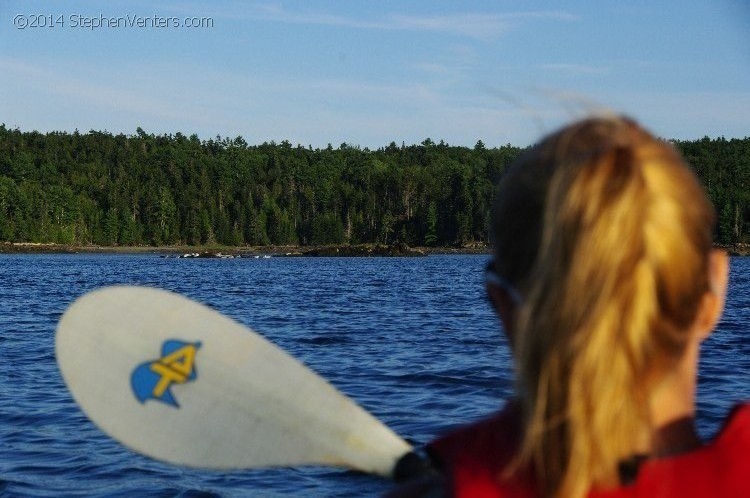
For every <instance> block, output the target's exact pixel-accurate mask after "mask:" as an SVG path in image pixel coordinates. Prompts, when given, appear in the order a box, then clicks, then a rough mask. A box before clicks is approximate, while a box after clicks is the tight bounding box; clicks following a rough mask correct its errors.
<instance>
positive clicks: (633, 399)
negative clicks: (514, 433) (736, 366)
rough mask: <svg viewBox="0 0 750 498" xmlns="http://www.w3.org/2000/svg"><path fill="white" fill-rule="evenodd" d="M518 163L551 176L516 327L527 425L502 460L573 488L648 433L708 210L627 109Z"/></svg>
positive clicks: (682, 341) (563, 490) (613, 474)
mask: <svg viewBox="0 0 750 498" xmlns="http://www.w3.org/2000/svg"><path fill="white" fill-rule="evenodd" d="M526 161H527V164H533V163H536V164H542V163H543V164H546V165H547V166H546V168H547V169H549V170H550V172H551V176H550V177H549V179H548V181H546V182H545V181H544V180H540V181H543V182H545V183H546V184H547V185H546V195H545V200H544V207H543V211H542V212H543V214H542V219H541V225H540V227H539V233H538V238H539V249H538V253H537V255H536V258H535V260H534V263H533V266H532V268H531V269H530V273H529V276H528V278H527V279H526V280H525V282H524V285H523V286H522V289H523V290H522V292H523V293H524V298H525V299H524V304H523V306H521V308H520V310H519V314H518V317H517V321H516V331H515V333H514V337H515V342H514V349H515V353H516V360H517V370H518V372H517V373H518V381H519V391H520V398H521V403H522V412H523V417H524V427H525V432H524V434H523V437H522V443H521V447H520V451H519V454H518V457H517V459H516V461H515V462H514V464H513V465H511V467H510V468H509V470H510V471H512V470H513V469H518V468H519V466H524V467H528V468H531V469H533V472H534V474H535V475H536V481H537V483H538V485H539V489H538V491H539V493H540V494H541V495H542V496H565V497H581V496H585V494H586V493H587V492H588V490H589V489H591V487H592V486H594V485H596V486H616V485H618V475H617V466H618V463H619V462H621V461H623V460H626V459H628V458H630V457H632V456H635V455H636V453H638V452H639V451H642V450H643V448H644V447H645V448H648V447H649V445H650V444H651V441H649V440H645V441H641V440H639V439H638V438H639V437H642V436H643V437H648V436H647V435H648V434H650V433H651V425H650V420H649V413H650V412H649V396H650V393H651V392H652V389H653V387H654V385H655V383H656V382H658V380H659V378H660V377H661V375H662V374H663V372H664V371H665V370H666V369H667V368H669V366H670V365H672V364H673V363H674V362H675V361H676V360H677V358H679V356H680V355H681V354H682V352H683V351H684V348H685V345H686V337H685V336H684V334H683V333H682V331H683V330H684V326H685V325H686V324H689V323H690V320H692V318H693V317H694V311H695V309H696V308H697V303H698V300H699V299H700V296H701V294H702V292H703V291H705V289H706V287H707V277H706V275H707V271H706V264H707V255H708V252H709V250H710V248H711V226H712V223H713V212H712V209H711V206H710V204H709V203H708V201H707V200H706V199H705V194H703V192H702V191H701V189H700V187H699V185H698V184H697V181H696V180H695V178H694V177H693V176H692V174H690V172H689V171H688V170H687V169H686V168H685V167H684V165H683V164H682V162H681V160H680V158H679V156H678V155H677V154H676V153H675V152H674V151H673V150H672V149H671V147H670V146H668V145H667V144H664V143H662V142H658V141H657V140H655V139H654V138H652V137H651V136H650V135H648V134H647V133H646V132H644V131H643V130H641V129H640V128H638V127H637V125H635V124H634V123H633V122H632V121H628V120H625V119H591V120H588V121H584V122H582V123H579V124H578V125H576V126H574V127H571V128H568V129H566V130H563V131H562V132H560V133H558V134H556V135H553V136H551V137H550V138H548V139H547V140H545V141H544V142H543V143H542V144H540V145H539V146H538V147H537V150H536V152H535V153H534V154H532V155H531V156H530V157H528V158H527V159H526ZM549 164H554V168H551V169H550V168H549ZM686 202H687V204H690V203H693V207H688V208H685V204H684V203H686ZM498 257H500V255H499V254H498Z"/></svg>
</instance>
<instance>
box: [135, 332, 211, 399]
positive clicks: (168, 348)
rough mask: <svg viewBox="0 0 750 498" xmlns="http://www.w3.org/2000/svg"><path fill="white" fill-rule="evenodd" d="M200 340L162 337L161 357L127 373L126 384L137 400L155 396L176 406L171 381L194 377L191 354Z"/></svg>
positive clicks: (191, 379) (194, 351) (173, 382)
mask: <svg viewBox="0 0 750 498" xmlns="http://www.w3.org/2000/svg"><path fill="white" fill-rule="evenodd" d="M200 347H201V343H200V342H194V343H191V342H185V341H180V340H176V339H170V340H167V341H164V344H162V346H161V358H159V359H158V360H153V361H147V362H145V363H141V364H140V365H138V366H137V367H136V368H135V370H133V374H132V375H131V376H130V385H131V387H132V388H133V394H135V397H136V399H137V400H138V401H140V402H141V403H145V402H146V401H147V400H149V399H155V400H157V401H161V402H162V403H166V404H168V405H171V406H174V407H175V408H179V407H180V405H179V404H178V403H177V400H176V399H175V397H174V395H173V394H172V385H173V384H184V383H185V382H191V381H193V380H195V379H197V378H198V373H197V372H196V370H195V355H196V352H197V351H198V349H199V348H200Z"/></svg>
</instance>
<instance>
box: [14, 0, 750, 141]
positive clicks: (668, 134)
mask: <svg viewBox="0 0 750 498" xmlns="http://www.w3.org/2000/svg"><path fill="white" fill-rule="evenodd" d="M157 3H158V5H156V4H157ZM749 5H750V2H748V1H747V0H658V1H654V0H628V1H624V0H571V1H566V2H560V1H536V0H526V1H521V0H515V1H511V0H494V1H492V0H487V1H482V0H478V1H471V2H457V1H438V0H430V1H404V2H395V1H382V0H379V1H375V0H372V1H370V0H348V1H344V0H341V1H327V2H324V1H319V0H309V1H285V0H270V1H263V0H260V1H247V2H242V1H223V0H212V1H189V0H188V1H178V0H171V1H162V2H150V1H133V0H114V1H108V2H101V1H78V2H75V1H68V2H51V1H50V2H35V1H17V0H3V1H2V2H0V47H1V49H0V122H4V123H5V124H6V126H9V127H13V128H15V127H18V128H20V129H21V130H24V131H28V130H39V131H53V130H60V131H73V130H75V129H78V130H80V131H88V130H91V129H94V130H107V131H109V132H112V133H126V134H133V133H135V130H136V128H137V127H139V126H140V127H142V128H143V129H144V130H146V132H148V133H156V134H161V133H176V132H182V133H184V134H187V135H189V134H192V133H197V134H198V136H199V137H201V138H203V139H207V138H213V137H215V136H216V135H221V136H223V137H224V136H229V137H235V136H237V135H241V136H243V137H244V138H245V140H247V142H248V143H251V144H255V143H261V142H263V141H270V140H276V141H280V140H284V139H288V140H290V141H291V142H292V143H293V144H297V143H301V144H303V145H308V144H311V145H312V146H313V147H324V146H325V145H326V144H327V143H329V142H330V143H332V144H333V145H334V146H338V145H339V144H340V143H341V142H347V143H349V144H356V145H361V146H362V147H370V148H377V147H380V146H384V145H387V144H388V143H390V142H391V141H395V142H397V143H399V144H400V143H401V142H402V141H404V142H406V143H407V144H410V143H419V142H421V141H422V140H424V139H425V138H427V137H429V138H431V139H432V140H434V141H439V140H445V141H446V142H448V143H450V144H455V145H469V146H471V145H473V144H474V143H475V142H476V141H477V140H479V139H481V140H482V141H484V142H485V143H486V144H487V145H488V146H498V145H504V144H506V143H511V144H513V145H519V146H522V145H528V144H530V143H532V142H534V141H535V140H536V139H537V138H538V137H539V135H540V134H542V133H545V132H548V131H551V130H552V129H554V128H555V127H556V126H558V125H559V124H561V123H562V122H564V121H566V120H569V119H570V118H573V117H578V116H581V115H582V114H584V113H586V112H588V111H592V110H597V109H600V108H606V109H611V110H614V111H617V112H624V113H627V114H630V115H631V116H634V117H635V118H637V119H639V120H641V121H642V122H643V123H644V124H645V125H646V126H647V127H649V128H651V129H652V130H653V131H654V132H656V133H657V134H659V135H661V136H663V137H665V138H677V139H695V138H701V137H703V136H705V135H708V136H710V137H718V136H720V135H723V136H725V137H727V138H731V137H738V138H742V137H745V136H750V6H749ZM30 16H37V17H30ZM40 16H46V17H40ZM50 16H51V17H50ZM155 16H157V17H160V18H170V19H169V20H168V21H167V22H168V23H169V24H170V25H169V26H168V27H154V26H153V23H154V19H153V18H154V17H155ZM118 17H119V18H121V20H119V21H118V20H117V19H115V20H114V21H112V22H115V23H119V24H120V25H119V27H118V26H113V27H99V28H94V29H91V28H89V27H81V26H80V25H81V24H84V23H88V24H89V25H91V24H97V23H100V22H102V18H104V22H110V21H108V19H109V18H118ZM186 17H207V18H211V22H212V23H213V27H204V28H188V27H175V26H174V24H173V23H174V22H180V23H182V22H184V19H185V18H186ZM86 18H88V20H86ZM145 18H150V19H147V20H146V19H145ZM171 18H176V19H171ZM50 21H53V23H52V24H53V25H54V26H53V27H52V28H49V27H46V28H44V27H33V26H32V25H33V24H37V25H41V24H50ZM130 22H132V23H134V24H137V23H139V22H140V23H144V22H145V23H148V24H149V26H146V27H138V26H137V25H134V26H128V23H130ZM161 22H163V21H161ZM23 24H26V25H27V26H26V28H25V29H20V27H22V25H23Z"/></svg>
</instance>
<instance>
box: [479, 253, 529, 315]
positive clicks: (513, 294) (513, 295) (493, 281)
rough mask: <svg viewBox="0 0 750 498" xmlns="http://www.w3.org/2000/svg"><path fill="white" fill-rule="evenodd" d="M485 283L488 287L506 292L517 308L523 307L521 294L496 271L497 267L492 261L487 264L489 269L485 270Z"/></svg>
mask: <svg viewBox="0 0 750 498" xmlns="http://www.w3.org/2000/svg"><path fill="white" fill-rule="evenodd" d="M484 281H485V283H486V284H487V285H494V286H495V287H499V288H501V289H502V290H504V291H505V293H506V294H508V296H509V297H510V299H511V301H513V304H515V305H516V306H520V305H521V301H522V299H521V294H520V293H519V292H518V291H517V290H516V289H515V287H513V286H512V285H511V284H510V282H508V281H507V280H506V279H505V278H504V277H502V276H501V275H500V274H499V273H498V272H497V270H495V266H494V265H493V263H492V261H490V262H489V263H488V264H487V267H486V268H485V269H484Z"/></svg>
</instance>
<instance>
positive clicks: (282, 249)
mask: <svg viewBox="0 0 750 498" xmlns="http://www.w3.org/2000/svg"><path fill="white" fill-rule="evenodd" d="M716 247H718V248H722V249H724V250H726V251H727V252H728V253H729V255H730V256H750V244H743V243H740V244H733V245H718V244H717V245H716ZM79 253H83V254H159V255H162V256H164V257H183V258H236V257H240V258H248V257H249V258H255V257H258V258H261V257H266V256H275V257H389V256H398V257H412V256H417V257H419V256H427V255H430V254H491V253H492V246H490V245H489V244H484V243H472V244H467V245H464V246H461V247H458V246H444V247H409V246H407V245H406V244H393V245H381V244H355V245H348V244H344V245H331V246H316V247H310V246H241V247H233V246H159V247H154V246H98V245H86V246H78V245H65V244H53V243H35V242H0V254H79Z"/></svg>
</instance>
